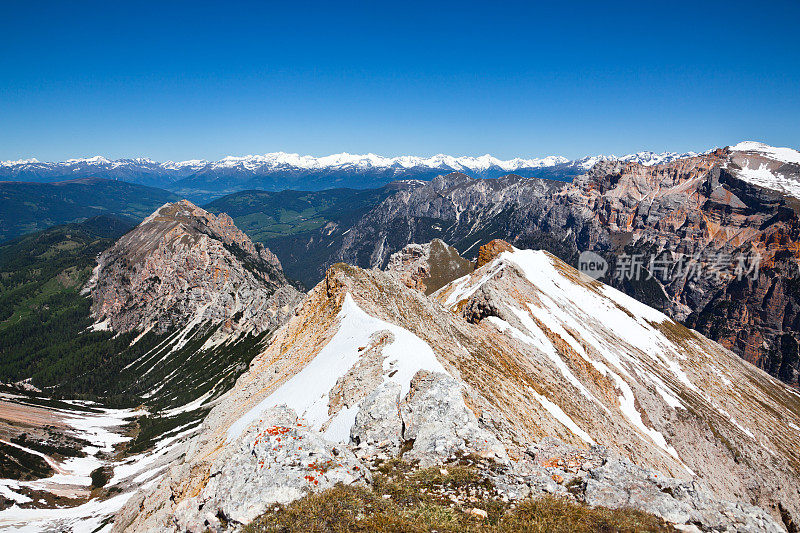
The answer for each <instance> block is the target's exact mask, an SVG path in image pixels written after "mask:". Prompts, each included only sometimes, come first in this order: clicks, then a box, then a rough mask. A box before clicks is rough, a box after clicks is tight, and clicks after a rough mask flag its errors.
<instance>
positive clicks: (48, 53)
mask: <svg viewBox="0 0 800 533" xmlns="http://www.w3.org/2000/svg"><path fill="white" fill-rule="evenodd" d="M2 11H3V16H2V17H0V42H1V43H2V45H1V46H2V48H0V50H1V51H0V159H18V158H23V157H37V158H39V159H41V160H59V159H64V158H68V157H80V156H89V155H97V154H99V155H105V156H107V157H113V158H117V157H135V156H148V157H152V158H154V159H157V160H166V159H173V160H182V159H189V158H207V159H216V158H219V157H222V156H225V155H229V154H234V155H244V154H250V153H265V152H272V151H279V150H283V151H287V152H299V153H302V154H312V155H317V156H319V155H326V154H329V153H336V152H343V151H346V152H351V153H365V152H373V153H378V154H381V155H387V156H393V155H400V154H414V155H431V154H435V153H448V154H452V155H480V154H484V153H491V154H493V155H495V156H497V157H502V158H510V157H515V156H525V157H532V156H543V155H548V154H560V155H565V156H567V157H577V156H581V155H586V154H593V153H617V154H620V153H628V152H632V151H638V150H654V151H664V150H675V151H684V150H689V149H704V148H709V147H712V146H716V145H725V144H731V143H734V142H737V141H739V140H744V139H755V140H762V141H764V142H768V143H770V144H774V145H781V146H792V147H795V148H797V147H798V145H800V41H799V40H798V39H797V24H798V21H799V20H800V2H797V1H796V0H791V1H789V0H787V1H774V2H770V1H766V2H760V3H754V2H746V3H745V2H741V3H740V2H731V1H728V2H715V1H709V2H692V3H682V2H669V3H667V2H641V1H637V2H618V3H611V2H596V1H595V2H546V3H541V4H538V3H535V2H519V3H517V2H492V3H489V2H481V3H471V2H466V1H462V2H452V3H431V2H418V3H417V2H394V3H384V2H374V1H373V2H324V3H304V2H281V3H270V2H252V3H247V2H225V3H222V2H220V3H211V2H202V1H194V2H153V3H149V2H127V3H123V2H96V3H94V2H89V1H78V2H52V3H48V2H4V3H3V8H2Z"/></svg>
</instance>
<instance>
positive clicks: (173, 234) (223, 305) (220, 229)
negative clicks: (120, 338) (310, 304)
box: [89, 200, 299, 333]
mask: <svg viewBox="0 0 800 533" xmlns="http://www.w3.org/2000/svg"><path fill="white" fill-rule="evenodd" d="M89 286H90V290H91V295H92V300H93V304H92V314H93V316H94V317H95V318H96V320H97V322H98V324H102V325H104V326H106V327H108V328H110V329H113V330H115V331H120V332H127V331H131V330H140V331H144V330H151V329H152V330H154V331H155V332H158V333H163V332H166V331H168V330H170V329H173V328H178V327H185V326H187V325H188V324H190V323H191V324H197V323H202V322H212V323H225V325H226V327H227V328H228V329H231V328H239V329H247V330H248V331H254V332H255V333H260V332H262V331H265V330H268V329H273V328H275V327H276V326H277V325H278V324H280V323H281V322H282V321H283V319H284V318H285V317H286V316H288V314H289V313H290V312H291V310H292V308H293V305H294V304H295V303H296V302H297V300H298V298H299V292H298V291H297V290H296V289H295V288H294V287H293V286H291V285H290V284H289V283H288V282H287V280H286V277H285V276H284V274H283V271H282V269H281V264H280V261H278V258H277V257H275V255H274V254H273V253H272V252H270V251H269V249H267V248H265V247H264V246H263V245H260V244H254V243H253V242H252V241H251V240H250V238H249V237H247V235H245V234H244V233H243V232H242V231H240V230H239V229H238V228H237V227H236V226H235V225H234V224H233V220H231V218H230V217H229V216H228V215H226V214H224V213H223V214H220V215H213V214H211V213H209V212H207V211H205V210H203V209H201V208H199V207H197V206H195V205H194V204H192V203H191V202H189V201H188V200H182V201H180V202H176V203H171V204H166V205H164V206H162V207H161V208H159V209H158V210H156V211H155V212H154V213H153V214H152V215H150V216H149V217H147V218H146V219H145V220H144V221H143V222H142V223H141V224H139V226H137V227H136V229H134V230H133V231H131V232H130V233H128V234H126V235H124V236H123V237H122V238H120V239H119V241H117V242H116V244H115V245H114V246H113V247H111V248H110V249H109V250H107V251H106V252H104V253H103V254H102V255H101V256H100V258H99V259H98V265H97V268H96V270H95V272H94V275H93V277H92V280H91V281H90V285H89Z"/></svg>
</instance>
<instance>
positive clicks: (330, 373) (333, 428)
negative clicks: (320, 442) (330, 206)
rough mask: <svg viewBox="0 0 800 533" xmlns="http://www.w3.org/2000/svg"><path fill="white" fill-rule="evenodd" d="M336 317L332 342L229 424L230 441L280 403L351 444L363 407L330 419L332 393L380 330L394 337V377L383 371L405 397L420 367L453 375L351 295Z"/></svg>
mask: <svg viewBox="0 0 800 533" xmlns="http://www.w3.org/2000/svg"><path fill="white" fill-rule="evenodd" d="M337 319H338V320H339V329H338V331H337V332H336V334H335V335H334V336H333V338H332V339H331V340H330V342H328V344H327V345H325V347H324V348H322V350H320V352H319V354H317V356H316V357H315V358H314V359H312V360H311V362H309V363H308V364H307V365H306V366H305V367H304V368H303V369H302V370H301V371H300V372H298V373H297V374H295V375H294V376H292V377H291V378H289V379H288V380H287V381H286V382H284V383H283V384H282V385H281V386H280V387H278V388H277V389H276V390H275V391H274V392H273V393H272V394H270V395H269V396H267V397H266V398H264V399H263V400H262V401H261V402H259V403H258V404H257V405H256V406H255V407H253V408H252V409H250V410H249V411H248V412H247V413H245V415H244V416H242V417H241V418H239V419H238V420H236V421H235V422H234V423H233V424H232V425H231V426H230V427H229V428H228V431H227V440H228V442H230V441H233V440H235V439H236V438H238V437H239V435H241V434H242V433H243V432H244V430H245V429H246V428H247V427H248V426H249V425H250V424H252V423H253V422H255V421H256V420H258V419H259V417H260V416H261V414H262V413H263V412H264V411H266V410H267V409H269V408H271V407H275V406H278V405H287V406H288V407H290V408H292V409H294V410H295V411H296V412H297V413H298V415H299V416H300V417H301V418H303V419H305V422H306V423H307V424H308V425H309V426H310V427H311V428H312V429H314V430H316V431H319V430H320V429H322V427H323V426H324V425H326V424H329V425H328V428H327V433H326V438H329V439H331V440H335V441H338V442H346V441H347V440H348V439H349V436H350V429H351V428H352V426H353V422H354V421H355V414H356V412H357V411H358V405H356V406H351V407H350V408H349V409H342V411H340V412H339V413H337V414H336V415H335V416H334V417H333V420H331V417H330V416H329V415H328V400H329V393H330V391H331V389H332V388H333V387H334V386H335V385H336V382H337V380H338V379H339V378H341V377H342V376H344V375H345V374H347V372H348V371H349V370H350V369H351V368H352V367H353V365H355V364H356V363H357V362H358V361H359V359H360V358H361V354H360V353H359V348H361V347H363V346H366V345H368V344H369V342H370V340H371V338H372V336H373V334H375V333H378V332H381V331H388V332H390V333H391V334H392V335H393V336H394V340H393V341H392V342H391V343H390V344H388V345H387V346H385V347H384V348H383V355H384V357H385V359H384V361H383V368H384V371H387V370H389V369H390V368H391V370H392V375H391V377H389V376H388V375H386V374H384V378H383V379H384V382H385V381H393V382H395V383H399V384H400V385H401V387H402V390H401V394H402V396H405V395H406V394H408V391H409V389H410V383H411V378H412V377H414V374H416V373H417V372H418V371H419V370H428V371H430V372H441V373H443V374H447V373H448V372H447V371H446V370H445V369H444V367H443V366H442V365H441V363H440V362H439V361H438V359H437V358H436V355H435V354H434V352H433V350H432V349H431V347H430V346H429V345H428V344H427V343H426V342H425V341H423V340H422V339H420V338H419V337H417V336H416V335H414V334H413V333H411V332H410V331H408V330H406V329H404V328H401V327H399V326H396V325H394V324H390V323H389V322H386V321H383V320H380V319H378V318H375V317H373V316H371V315H368V314H367V313H365V312H364V311H363V310H362V309H361V308H360V307H359V306H358V304H356V302H355V300H353V298H352V296H351V295H350V294H349V293H348V294H346V295H345V297H344V301H343V302H342V307H341V309H340V310H339V314H338V316H337Z"/></svg>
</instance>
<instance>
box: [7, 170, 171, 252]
mask: <svg viewBox="0 0 800 533" xmlns="http://www.w3.org/2000/svg"><path fill="white" fill-rule="evenodd" d="M177 199H178V198H177V197H176V196H175V195H174V194H172V193H170V192H167V191H165V190H162V189H155V188H152V187H144V186H141V185H134V184H131V183H125V182H121V181H114V180H106V179H98V178H84V179H75V180H70V181H61V182H57V183H26V182H0V241H2V240H5V239H10V238H13V237H16V236H19V235H22V234H24V233H31V232H34V231H39V230H43V229H46V228H48V227H50V226H55V225H58V224H65V223H68V222H80V221H82V220H85V219H87V218H91V217H94V216H97V215H102V214H107V215H116V216H126V217H130V218H131V219H134V220H137V221H138V220H141V219H143V218H144V217H146V216H147V215H149V214H150V213H152V212H153V210H154V209H155V208H156V207H158V206H160V205H163V204H164V203H166V202H171V201H174V200H177Z"/></svg>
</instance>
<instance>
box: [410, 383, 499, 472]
mask: <svg viewBox="0 0 800 533" xmlns="http://www.w3.org/2000/svg"><path fill="white" fill-rule="evenodd" d="M400 412H401V416H402V418H403V427H404V428H405V430H404V431H403V438H404V439H405V440H407V441H413V443H414V445H413V447H412V448H411V450H410V451H409V452H408V453H407V455H406V456H404V457H407V458H409V459H412V460H413V459H418V460H419V461H420V463H421V464H423V465H432V464H436V463H438V462H442V461H443V460H444V459H446V458H447V457H450V456H452V455H455V454H459V453H461V454H465V455H466V454H470V453H474V454H477V455H480V456H481V457H487V458H491V459H494V460H497V461H507V460H508V455H507V453H506V450H505V448H504V447H503V445H502V444H501V443H500V441H499V440H498V439H497V437H495V436H494V435H493V434H492V433H491V432H489V431H487V430H486V429H485V428H482V427H481V426H480V425H479V423H478V419H477V418H476V416H475V414H474V413H473V412H472V411H470V410H469V409H468V408H467V406H466V404H465V403H464V396H463V392H462V386H461V384H460V383H458V381H456V380H455V379H453V378H452V377H450V376H446V375H443V374H436V373H432V372H425V371H420V372H418V373H417V375H415V376H414V379H413V380H412V381H411V390H410V391H409V393H408V396H407V397H406V398H405V399H404V400H403V402H402V403H401V405H400Z"/></svg>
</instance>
